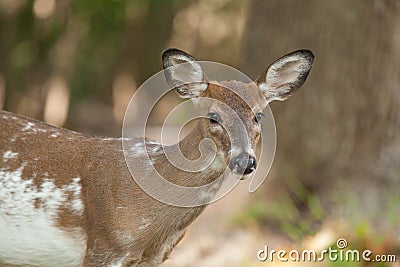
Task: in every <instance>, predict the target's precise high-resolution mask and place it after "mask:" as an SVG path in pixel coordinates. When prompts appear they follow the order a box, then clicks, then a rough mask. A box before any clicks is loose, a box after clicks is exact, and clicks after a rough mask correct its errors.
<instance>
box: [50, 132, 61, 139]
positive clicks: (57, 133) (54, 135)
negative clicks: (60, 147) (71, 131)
mask: <svg viewBox="0 0 400 267" xmlns="http://www.w3.org/2000/svg"><path fill="white" fill-rule="evenodd" d="M60 135H61V133H60V132H54V133H52V134H51V135H50V136H51V137H54V138H56V137H59V136H60Z"/></svg>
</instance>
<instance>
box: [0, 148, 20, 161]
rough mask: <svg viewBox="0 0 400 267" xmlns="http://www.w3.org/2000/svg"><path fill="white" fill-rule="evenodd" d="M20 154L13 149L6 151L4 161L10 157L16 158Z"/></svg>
mask: <svg viewBox="0 0 400 267" xmlns="http://www.w3.org/2000/svg"><path fill="white" fill-rule="evenodd" d="M17 156H18V153H14V152H12V151H10V150H9V151H6V152H4V153H3V162H6V161H8V160H9V159H16V158H17Z"/></svg>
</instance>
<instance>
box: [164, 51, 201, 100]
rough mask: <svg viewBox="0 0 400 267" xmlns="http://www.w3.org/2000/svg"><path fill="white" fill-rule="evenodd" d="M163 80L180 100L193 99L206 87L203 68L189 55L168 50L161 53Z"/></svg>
mask: <svg viewBox="0 0 400 267" xmlns="http://www.w3.org/2000/svg"><path fill="white" fill-rule="evenodd" d="M162 62H163V67H164V75H165V79H166V80H167V83H168V84H169V86H171V87H173V88H174V89H175V91H176V92H177V93H178V94H179V96H180V97H182V98H195V97H198V96H200V95H201V94H202V92H203V91H205V90H206V89H207V87H208V83H207V81H206V77H205V75H204V71H203V68H202V67H201V65H200V63H199V62H197V61H196V60H195V59H194V58H193V57H192V56H191V55H189V54H187V53H186V52H183V51H181V50H179V49H175V48H170V49H167V50H165V51H164V52H163V54H162Z"/></svg>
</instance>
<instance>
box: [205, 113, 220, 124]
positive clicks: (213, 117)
mask: <svg viewBox="0 0 400 267" xmlns="http://www.w3.org/2000/svg"><path fill="white" fill-rule="evenodd" d="M207 117H208V119H209V120H210V122H211V123H218V122H219V117H218V115H217V113H214V112H210V113H208V114H207Z"/></svg>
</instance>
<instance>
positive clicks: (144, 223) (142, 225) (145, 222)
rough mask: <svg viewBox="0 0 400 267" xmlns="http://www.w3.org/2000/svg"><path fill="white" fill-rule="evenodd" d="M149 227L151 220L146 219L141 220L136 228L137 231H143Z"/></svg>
mask: <svg viewBox="0 0 400 267" xmlns="http://www.w3.org/2000/svg"><path fill="white" fill-rule="evenodd" d="M150 225H151V220H150V219H147V218H142V219H141V222H140V225H139V227H138V229H139V230H145V229H147V228H148V227H149V226H150Z"/></svg>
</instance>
